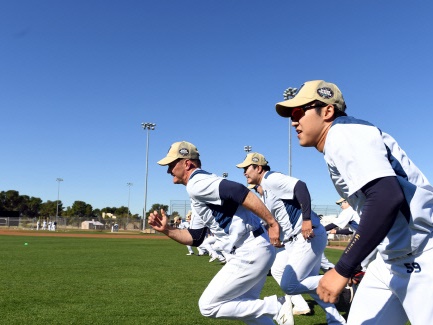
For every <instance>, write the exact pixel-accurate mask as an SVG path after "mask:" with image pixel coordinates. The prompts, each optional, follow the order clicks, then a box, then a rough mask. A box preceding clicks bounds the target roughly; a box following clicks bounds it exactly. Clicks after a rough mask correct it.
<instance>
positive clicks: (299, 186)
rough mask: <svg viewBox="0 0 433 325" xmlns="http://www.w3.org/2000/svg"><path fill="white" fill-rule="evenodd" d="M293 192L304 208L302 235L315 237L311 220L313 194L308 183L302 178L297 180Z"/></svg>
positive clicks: (302, 208)
mask: <svg viewBox="0 0 433 325" xmlns="http://www.w3.org/2000/svg"><path fill="white" fill-rule="evenodd" d="M293 194H294V196H295V199H296V200H297V201H298V202H299V204H300V206H301V210H302V236H303V237H304V238H305V239H307V238H308V237H314V233H313V223H312V222H311V196H310V192H309V191H308V188H307V184H305V183H304V182H303V181H300V180H299V181H297V182H296V185H295V188H294V189H293Z"/></svg>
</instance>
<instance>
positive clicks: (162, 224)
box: [148, 209, 168, 232]
mask: <svg viewBox="0 0 433 325" xmlns="http://www.w3.org/2000/svg"><path fill="white" fill-rule="evenodd" d="M148 222H149V225H151V226H152V227H153V229H155V230H156V231H159V232H162V231H164V230H165V229H167V227H168V218H167V215H166V214H165V211H164V210H163V209H161V212H160V213H158V211H156V210H155V211H153V212H151V213H150V215H149V218H148Z"/></svg>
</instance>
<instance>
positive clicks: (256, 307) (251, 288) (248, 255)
mask: <svg viewBox="0 0 433 325" xmlns="http://www.w3.org/2000/svg"><path fill="white" fill-rule="evenodd" d="M254 242H257V245H251V243H249V244H248V247H244V246H246V245H244V246H242V247H240V248H239V249H237V250H236V253H235V255H233V256H231V258H230V259H228V262H227V264H226V265H225V266H224V267H223V268H222V269H221V270H220V271H219V272H218V273H217V274H216V275H215V277H214V278H213V279H212V280H211V282H210V283H209V285H208V287H207V288H206V290H205V291H204V292H203V294H202V296H201V297H200V301H199V307H200V311H201V313H202V315H204V316H207V317H213V318H226V319H240V320H242V321H248V320H252V319H260V321H261V323H259V324H273V321H272V317H273V316H274V315H276V314H277V313H278V309H279V307H280V306H278V304H277V300H276V297H275V298H273V299H272V298H269V299H263V300H261V299H259V295H260V291H261V289H262V287H263V285H264V283H265V281H266V276H267V273H268V270H269V268H270V267H271V265H272V263H273V261H274V258H275V250H274V248H273V247H272V246H270V245H268V246H263V242H262V241H261V239H260V237H258V238H256V239H255V240H254ZM251 324H257V323H251Z"/></svg>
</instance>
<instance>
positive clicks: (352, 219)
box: [325, 198, 360, 235]
mask: <svg viewBox="0 0 433 325" xmlns="http://www.w3.org/2000/svg"><path fill="white" fill-rule="evenodd" d="M335 204H337V205H339V206H340V207H341V209H342V211H341V213H340V214H339V215H338V217H337V218H335V219H334V221H333V222H332V223H329V224H327V225H326V226H325V229H326V231H330V233H331V234H342V235H351V234H353V233H354V232H355V231H356V230H357V229H358V225H359V220H360V219H359V215H358V213H357V212H356V211H355V210H353V208H352V207H351V206H350V204H349V203H348V202H347V201H346V200H345V199H343V198H340V199H339V200H338V201H336V202H335ZM346 226H349V229H344V228H346ZM337 227H338V228H341V229H340V230H336V229H335V228H337ZM332 230H334V231H332ZM345 230H346V231H345ZM347 230H349V231H350V232H348V231H347Z"/></svg>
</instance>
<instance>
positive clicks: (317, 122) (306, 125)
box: [292, 107, 330, 152]
mask: <svg viewBox="0 0 433 325" xmlns="http://www.w3.org/2000/svg"><path fill="white" fill-rule="evenodd" d="M325 109H326V107H322V109H321V114H320V115H319V114H317V113H316V110H315V109H314V108H311V107H310V109H306V110H305V109H304V110H303V114H296V115H294V118H293V119H292V126H293V127H294V128H295V130H296V133H297V134H298V139H299V144H300V145H301V146H303V147H316V149H317V150H319V151H321V152H322V151H323V146H324V140H325V139H326V134H327V131H328V129H329V127H330V124H329V123H327V121H326V120H325V119H324V114H323V111H324V110H325ZM294 110H295V109H294Z"/></svg>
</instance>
